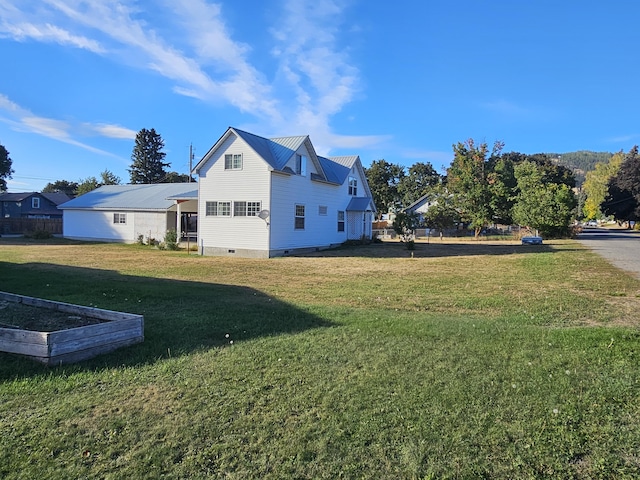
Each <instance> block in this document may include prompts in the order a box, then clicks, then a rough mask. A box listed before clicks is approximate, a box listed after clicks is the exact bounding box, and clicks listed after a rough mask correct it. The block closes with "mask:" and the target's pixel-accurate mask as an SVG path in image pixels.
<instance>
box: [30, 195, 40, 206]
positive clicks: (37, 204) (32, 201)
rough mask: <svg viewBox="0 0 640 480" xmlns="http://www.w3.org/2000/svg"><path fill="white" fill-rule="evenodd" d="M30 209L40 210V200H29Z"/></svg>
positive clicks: (34, 198)
mask: <svg viewBox="0 0 640 480" xmlns="http://www.w3.org/2000/svg"><path fill="white" fill-rule="evenodd" d="M31 208H40V199H39V198H38V197H33V198H32V199H31Z"/></svg>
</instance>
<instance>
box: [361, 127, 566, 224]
mask: <svg viewBox="0 0 640 480" xmlns="http://www.w3.org/2000/svg"><path fill="white" fill-rule="evenodd" d="M503 148H504V144H503V143H502V142H495V143H494V144H493V145H492V146H491V147H489V145H488V144H487V143H485V142H482V143H476V142H475V141H474V140H473V139H469V140H466V141H465V142H459V143H457V144H455V145H453V160H452V162H451V165H450V166H449V167H448V168H447V170H446V173H445V174H444V175H440V174H438V173H437V172H436V171H435V169H434V168H433V166H432V165H431V164H430V163H417V164H414V165H412V166H411V167H409V168H408V169H406V168H405V167H403V166H400V165H397V164H392V163H389V162H387V161H386V160H376V161H374V162H373V163H372V164H371V167H370V168H368V169H366V176H367V181H368V182H369V186H370V188H371V192H372V195H373V197H374V202H375V203H376V208H377V209H378V212H379V213H383V212H394V213H396V219H397V222H398V223H400V224H402V223H405V227H407V228H410V227H415V226H417V225H416V224H415V222H416V219H415V218H412V216H411V215H410V214H408V213H407V211H406V209H407V207H409V206H410V205H411V204H412V203H414V202H416V201H417V200H418V199H421V198H423V197H425V196H426V198H428V199H429V204H430V207H429V209H428V210H427V212H426V213H425V214H424V215H423V218H424V226H427V227H430V228H435V229H444V228H448V227H451V226H453V225H455V224H463V225H464V226H466V227H468V228H470V229H472V230H473V231H474V234H475V235H476V236H478V235H479V234H480V233H481V231H482V230H483V229H484V228H486V227H488V226H490V225H492V224H507V225H511V224H519V225H522V226H527V227H530V228H532V229H535V230H538V231H539V232H540V233H541V234H542V235H544V236H547V237H558V236H565V235H568V234H569V233H570V226H571V223H572V220H573V218H575V213H576V207H577V204H578V202H577V198H576V195H575V193H574V191H573V188H574V187H575V185H576V180H575V176H574V174H573V172H572V170H571V169H570V168H568V167H565V166H563V165H559V164H558V163H557V162H554V161H553V160H552V159H551V158H550V157H549V156H548V155H547V154H535V155H526V154H522V153H518V152H508V153H503V152H502V150H503Z"/></svg>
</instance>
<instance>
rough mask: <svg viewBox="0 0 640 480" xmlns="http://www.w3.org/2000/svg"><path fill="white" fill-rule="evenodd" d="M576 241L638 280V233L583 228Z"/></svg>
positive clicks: (639, 271)
mask: <svg viewBox="0 0 640 480" xmlns="http://www.w3.org/2000/svg"><path fill="white" fill-rule="evenodd" d="M578 241H579V242H580V243H582V244H583V245H584V246H585V247H588V248H590V249H591V250H593V251H594V252H595V253H597V254H599V255H600V256H602V257H604V258H605V259H606V260H608V261H609V262H610V263H612V264H613V265H615V266H616V267H618V268H621V269H622V270H626V271H628V272H629V273H631V274H633V275H635V277H636V278H639V279H640V232H638V231H632V230H609V229H606V228H585V229H584V231H583V232H582V233H581V234H580V235H578Z"/></svg>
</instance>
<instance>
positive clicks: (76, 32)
mask: <svg viewBox="0 0 640 480" xmlns="http://www.w3.org/2000/svg"><path fill="white" fill-rule="evenodd" d="M348 3H349V2H339V1H336V0H281V3H279V4H276V6H275V7H274V4H272V3H270V4H269V8H272V9H274V8H275V10H273V11H274V12H276V14H275V15H274V18H277V25H274V26H273V28H272V29H271V34H272V35H271V38H272V40H273V43H272V44H271V45H254V46H249V45H248V44H246V43H244V42H242V41H240V40H238V39H237V38H234V32H233V29H232V27H231V25H229V23H228V20H227V17H225V10H224V8H225V7H224V5H222V4H220V3H210V2H209V1H207V0H183V1H181V2H174V1H171V0H163V1H161V2H158V3H157V4H155V5H154V6H153V18H151V15H150V14H149V13H148V12H146V11H144V10H143V9H142V7H141V6H140V3H139V2H136V1H134V0H119V1H117V2H116V1H113V2H111V1H109V2H105V1H101V0H38V1H36V0H21V2H20V4H19V7H17V6H13V5H12V4H11V2H10V1H7V0H0V35H2V36H5V37H10V38H13V39H15V40H16V41H24V40H25V39H30V40H33V41H41V42H56V43H58V44H60V45H62V46H67V47H73V48H81V49H85V50H88V51H91V52H93V53H96V54H100V55H102V56H104V57H107V58H109V59H111V60H112V61H114V62H117V63H121V64H125V65H129V66H132V67H135V68H143V69H147V70H149V71H152V72H155V73H156V74H158V75H161V76H162V77H164V78H167V79H170V80H171V81H172V82H174V85H173V90H174V92H175V93H177V94H179V95H184V96H189V97H192V98H197V99H199V100H201V101H203V102H206V103H208V104H211V105H219V104H221V103H222V104H227V105H231V106H233V107H235V108H237V109H238V110H239V111H241V112H245V113H248V114H250V115H252V116H254V118H256V120H257V121H258V124H259V125H262V128H261V131H260V132H258V133H263V132H262V131H263V130H264V129H265V126H268V129H269V130H271V133H273V134H293V133H295V134H297V133H309V134H311V135H312V138H313V141H314V144H315V145H317V146H318V147H319V151H325V152H327V151H328V150H330V149H332V148H342V147H350V146H353V147H354V148H357V147H365V146H368V145H374V144H379V143H380V142H383V141H385V140H387V138H386V137H384V136H376V135H362V136H344V135H337V134H335V133H334V132H333V130H332V128H331V120H332V118H333V117H334V116H335V115H336V114H337V113H339V112H340V111H342V110H343V109H344V107H345V106H346V105H348V104H349V103H350V102H352V101H353V100H354V98H355V97H356V95H358V94H360V89H359V85H360V84H361V82H360V78H359V71H358V69H357V67H356V66H355V64H354V62H353V60H352V59H351V58H350V56H349V50H348V48H346V47H345V44H348V42H346V41H345V38H344V37H342V35H348V34H353V33H352V32H353V28H347V26H345V25H344V24H345V18H346V15H347V11H346V9H347V8H348ZM345 5H347V6H345ZM229 8H231V7H229ZM278 8H281V11H280V12H278V11H277V9H278ZM349 32H351V33H349ZM265 55H270V56H271V58H272V59H273V61H272V62H271V63H265V62H263V61H261V62H255V60H256V58H262V59H263V58H264V56H265ZM252 61H253V62H254V63H252ZM259 65H260V66H262V68H263V69H264V68H269V70H268V71H267V70H264V71H261V70H260V68H259ZM265 65H268V67H266V66H265ZM35 123H36V124H34V125H31V126H30V128H32V129H33V131H39V132H41V134H49V135H58V137H59V138H65V137H63V136H62V135H61V134H62V132H64V131H65V130H64V128H62V125H60V124H55V123H46V122H45V123H39V124H38V122H35ZM292 126H295V129H296V132H292V131H291V129H292ZM125 130H126V129H125ZM97 131H99V130H97ZM110 133H111V134H114V133H115V135H116V136H117V138H130V137H129V136H126V137H125V136H122V137H119V136H118V135H120V134H121V135H130V132H126V131H124V132H118V131H117V130H109V129H106V130H104V133H103V134H106V135H107V136H108V135H109V134H110ZM264 133H265V134H266V132H264ZM67 138H68V137H67ZM327 153H328V152H327Z"/></svg>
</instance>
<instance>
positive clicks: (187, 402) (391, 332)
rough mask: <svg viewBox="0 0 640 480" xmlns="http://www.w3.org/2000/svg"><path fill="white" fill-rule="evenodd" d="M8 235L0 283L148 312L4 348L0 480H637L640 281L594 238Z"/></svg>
mask: <svg viewBox="0 0 640 480" xmlns="http://www.w3.org/2000/svg"><path fill="white" fill-rule="evenodd" d="M2 240H4V239H0V290H4V291H8V292H12V293H19V294H24V295H31V296H37V297H42V298H47V299H53V300H60V301H65V302H70V303H77V304H81V305H93V306H98V307H101V308H108V309H113V310H120V311H126V312H132V313H141V314H144V316H145V341H144V343H142V344H139V345H136V346H132V347H129V348H125V349H122V350H119V351H116V352H114V353H112V354H109V355H104V356H101V357H98V358H96V359H93V360H90V361H87V362H83V363H80V364H76V365H68V366H62V367H56V368H46V367H43V366H41V365H39V364H37V363H34V362H31V361H29V360H26V359H23V358H19V357H17V356H14V355H9V354H0V478H6V479H23V478H24V479H27V478H40V479H45V478H61V479H63V478H64V479H67V478H114V479H115V478H118V479H120V478H150V479H156V478H160V477H163V478H205V477H211V478H230V479H247V478H261V479H262V478H271V479H282V478H296V479H302V478H309V479H315V478H330V479H334V478H372V479H382V478H399V479H405V478H406V479H414V478H416V479H418V478H505V479H506V478H616V479H617V478H638V472H639V471H640V441H639V439H640V346H639V341H640V329H639V328H638V327H639V326H640V321H639V320H638V311H639V308H638V307H639V306H640V281H638V280H635V279H633V278H632V277H631V276H629V275H627V274H625V273H623V272H621V271H620V270H617V269H615V268H613V267H611V266H609V265H608V264H607V263H605V262H604V261H603V260H601V259H600V258H599V257H597V256H595V255H594V254H592V253H591V252H589V251H587V250H584V249H583V248H582V247H581V246H580V245H579V244H578V243H575V242H571V241H559V242H555V243H552V244H550V245H544V246H540V247H531V246H529V247H526V246H524V247H523V246H520V245H515V244H512V243H510V242H500V243H496V244H492V243H490V242H484V243H481V242H468V243H464V242H454V243H451V244H447V243H441V242H439V241H434V240H433V239H432V240H431V244H429V245H427V244H425V243H418V244H417V245H416V250H415V252H414V258H411V257H410V252H408V251H407V250H405V249H404V248H403V247H402V246H401V245H399V244H382V245H379V244H374V245H369V246H363V247H350V248H343V249H337V250H334V251H330V252H322V253H320V254H317V255H315V256H309V257H287V258H278V259H270V260H256V259H228V258H213V257H200V256H197V255H194V254H193V253H192V254H191V255H188V254H187V253H186V252H168V251H159V250H153V249H150V248H149V247H141V246H133V245H102V244H76V243H71V242H60V241H53V242H51V243H49V242H32V243H31V244H22V245H21V244H17V243H10V242H3V241H2ZM0 316H1V310H0Z"/></svg>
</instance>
